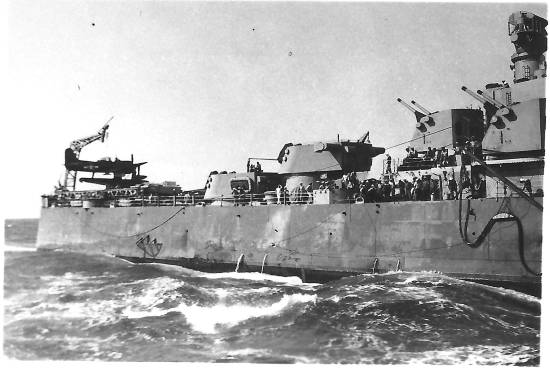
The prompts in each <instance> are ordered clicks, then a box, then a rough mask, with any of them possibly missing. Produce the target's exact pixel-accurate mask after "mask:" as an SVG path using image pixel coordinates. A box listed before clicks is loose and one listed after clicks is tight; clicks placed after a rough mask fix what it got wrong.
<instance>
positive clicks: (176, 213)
mask: <svg viewBox="0 0 550 371" xmlns="http://www.w3.org/2000/svg"><path fill="white" fill-rule="evenodd" d="M183 210H185V206H182V207H181V208H180V209H179V210H178V211H176V212H175V213H174V214H172V215H171V216H169V217H168V218H167V219H166V220H164V221H163V222H161V223H160V224H157V225H156V226H154V227H152V228H150V229H148V230H146V231H143V232H138V233H134V234H130V235H116V234H111V233H108V232H105V231H100V230H98V229H95V228H94V227H89V228H90V229H93V230H94V231H96V232H99V233H101V234H104V235H106V236H109V237H116V238H130V237H137V236H141V235H144V234H146V233H149V232H152V231H154V230H155V229H158V228H160V227H161V226H163V225H164V224H166V223H168V222H169V221H170V220H172V219H173V218H174V217H175V216H176V215H178V214H179V213H181V212H182V211H183Z"/></svg>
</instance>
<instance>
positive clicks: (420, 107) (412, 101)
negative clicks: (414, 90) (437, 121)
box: [411, 100, 431, 115]
mask: <svg viewBox="0 0 550 371" xmlns="http://www.w3.org/2000/svg"><path fill="white" fill-rule="evenodd" d="M411 103H412V104H414V105H415V107H418V109H419V110H420V111H422V112H424V113H425V114H426V115H429V114H431V112H430V111H429V110H427V109H426V108H424V107H422V106H421V105H420V104H419V103H418V102H415V101H414V100H411Z"/></svg>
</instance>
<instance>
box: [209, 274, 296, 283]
mask: <svg viewBox="0 0 550 371" xmlns="http://www.w3.org/2000/svg"><path fill="white" fill-rule="evenodd" d="M198 275H199V276H201V277H206V278H210V279H227V278H231V279H237V280H250V281H271V282H279V283H286V284H288V285H302V284H303V282H302V280H301V279H300V277H296V276H290V277H282V276H273V275H271V274H266V273H259V272H242V273H239V272H227V273H202V272H199V274H198Z"/></svg>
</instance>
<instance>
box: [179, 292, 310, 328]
mask: <svg viewBox="0 0 550 371" xmlns="http://www.w3.org/2000/svg"><path fill="white" fill-rule="evenodd" d="M316 299H317V296H316V295H305V294H292V295H285V296H283V297H282V299H281V300H280V301H278V302H275V303H273V304H271V305H269V306H263V307H256V306H251V305H242V304H236V305H229V306H228V305H225V304H217V305H214V306H212V307H202V306H198V305H189V306H188V305H184V304H182V305H179V306H178V307H177V310H178V311H180V312H181V313H182V314H183V315H185V318H186V319H187V322H188V323H189V324H191V326H192V327H193V329H195V330H196V331H200V332H204V333H214V332H216V327H217V326H218V325H222V326H233V325H236V324H237V323H239V322H242V321H245V320H247V319H250V318H257V317H271V316H275V315H278V314H280V313H282V312H283V311H284V310H286V309H288V308H290V307H292V306H293V305H294V304H297V303H307V302H315V300H316Z"/></svg>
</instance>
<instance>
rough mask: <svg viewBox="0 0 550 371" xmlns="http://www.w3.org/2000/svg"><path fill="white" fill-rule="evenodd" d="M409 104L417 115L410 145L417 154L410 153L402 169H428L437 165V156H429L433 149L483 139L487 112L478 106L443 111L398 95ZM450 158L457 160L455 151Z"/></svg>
mask: <svg viewBox="0 0 550 371" xmlns="http://www.w3.org/2000/svg"><path fill="white" fill-rule="evenodd" d="M397 102H399V103H401V104H402V105H403V106H404V107H405V108H407V109H408V110H409V111H411V112H412V113H413V114H414V116H415V119H416V127H415V129H414V132H413V135H412V139H411V140H410V147H409V149H410V150H411V152H412V151H414V153H415V154H422V155H423V156H422V157H418V156H416V155H412V156H407V157H406V158H405V159H404V160H403V163H402V165H400V166H399V167H398V171H406V170H420V169H428V168H430V167H434V166H435V157H434V158H432V156H428V155H429V152H430V151H435V150H438V151H445V152H448V150H449V149H451V150H453V149H454V148H457V147H459V146H463V145H464V144H465V143H466V142H469V141H479V142H481V140H482V139H483V132H484V131H483V113H482V111H480V110H477V109H463V108H453V109H446V110H442V111H433V112H432V111H430V110H428V109H426V108H425V107H423V106H421V105H420V104H419V103H417V102H415V101H414V100H413V101H411V104H413V105H414V106H415V107H416V108H418V109H415V108H413V107H412V106H410V105H409V104H407V103H405V102H404V101H403V100H402V99H401V98H397ZM449 161H450V162H451V163H454V161H455V160H454V154H451V155H450V157H449Z"/></svg>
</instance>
